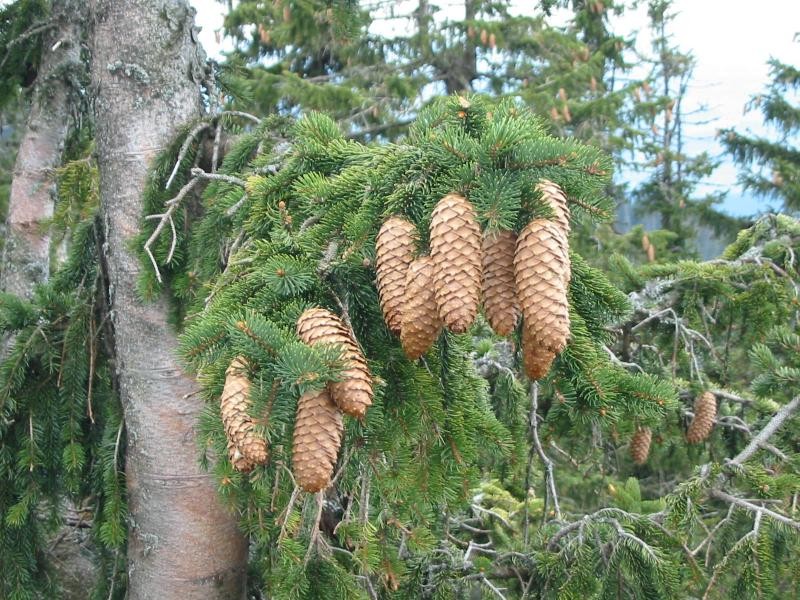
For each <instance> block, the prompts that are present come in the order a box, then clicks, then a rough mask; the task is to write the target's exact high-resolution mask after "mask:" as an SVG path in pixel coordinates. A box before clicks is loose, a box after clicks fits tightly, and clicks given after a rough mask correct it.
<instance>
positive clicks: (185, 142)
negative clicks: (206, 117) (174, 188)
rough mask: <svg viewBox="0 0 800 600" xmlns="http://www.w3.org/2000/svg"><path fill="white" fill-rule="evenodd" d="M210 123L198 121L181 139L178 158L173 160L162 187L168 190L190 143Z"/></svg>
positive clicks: (209, 125) (207, 127)
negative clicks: (172, 165) (170, 170)
mask: <svg viewBox="0 0 800 600" xmlns="http://www.w3.org/2000/svg"><path fill="white" fill-rule="evenodd" d="M210 127H211V124H210V123H208V122H207V121H203V122H201V123H198V124H197V125H196V126H195V127H194V129H192V130H191V131H190V132H189V133H188V134H187V135H186V139H185V140H183V144H182V145H181V149H180V151H179V152H178V158H177V159H176V160H175V166H174V167H172V172H171V173H170V174H169V177H168V178H167V183H165V184H164V189H165V190H168V189H169V187H170V186H171V185H172V181H173V180H174V179H175V176H176V175H177V174H178V169H179V168H180V166H181V163H183V160H184V159H185V158H186V153H187V152H189V148H190V147H191V146H192V143H193V142H194V141H195V139H197V136H198V135H200V134H201V133H203V132H204V131H205V130H206V129H209V128H210Z"/></svg>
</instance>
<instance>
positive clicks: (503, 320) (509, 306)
mask: <svg viewBox="0 0 800 600" xmlns="http://www.w3.org/2000/svg"><path fill="white" fill-rule="evenodd" d="M516 245H517V234H516V233H514V232H513V231H498V232H495V233H488V234H486V235H484V236H483V249H482V253H483V310H484V312H485V313H486V318H487V319H489V324H490V325H491V326H492V329H494V331H495V333H497V335H510V334H511V332H512V331H514V328H515V327H516V326H517V321H518V320H519V303H518V302H517V288H516V284H515V283H514V249H515V248H516Z"/></svg>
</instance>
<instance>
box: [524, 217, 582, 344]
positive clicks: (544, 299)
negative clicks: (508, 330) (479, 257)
mask: <svg viewBox="0 0 800 600" xmlns="http://www.w3.org/2000/svg"><path fill="white" fill-rule="evenodd" d="M514 277H515V280H516V284H517V295H518V298H519V303H520V306H521V307H522V316H523V327H525V328H526V329H527V335H528V336H529V339H530V340H531V341H533V342H535V343H536V344H537V345H538V346H539V347H541V348H543V349H546V350H549V351H550V352H553V353H554V354H558V353H559V352H561V351H562V350H563V349H564V348H565V347H566V345H567V339H568V338H569V302H568V299H567V288H568V282H569V278H570V261H569V247H568V244H567V238H566V237H564V234H563V232H562V231H561V229H560V228H559V225H558V224H557V223H555V222H554V221H549V220H547V219H535V220H533V221H531V222H530V223H528V225H526V226H525V228H524V229H523V230H522V232H521V233H520V235H519V239H518V240H517V249H516V254H515V255H514Z"/></svg>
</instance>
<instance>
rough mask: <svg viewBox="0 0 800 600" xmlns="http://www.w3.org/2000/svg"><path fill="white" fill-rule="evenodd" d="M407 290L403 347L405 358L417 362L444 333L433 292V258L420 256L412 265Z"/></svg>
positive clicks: (401, 336)
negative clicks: (441, 332)
mask: <svg viewBox="0 0 800 600" xmlns="http://www.w3.org/2000/svg"><path fill="white" fill-rule="evenodd" d="M405 290H406V297H405V303H404V304H403V327H402V329H401V331H400V343H401V344H402V345H403V350H404V351H405V353H406V356H408V357H409V358H410V359H412V360H416V359H417V358H419V357H420V356H422V355H423V354H425V353H426V352H427V351H428V349H429V348H430V347H431V346H432V345H433V343H434V342H435V341H436V338H438V337H439V332H440V331H441V330H442V322H441V320H439V312H438V311H437V309H436V298H435V295H434V292H433V260H432V259H431V257H430V256H421V257H420V258H418V259H416V260H415V261H414V262H412V263H411V266H410V267H409V268H408V275H407V280H406V284H405Z"/></svg>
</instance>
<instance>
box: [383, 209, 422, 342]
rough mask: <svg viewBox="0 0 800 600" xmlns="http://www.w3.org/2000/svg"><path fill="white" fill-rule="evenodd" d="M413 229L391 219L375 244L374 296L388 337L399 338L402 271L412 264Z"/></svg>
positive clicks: (400, 219)
mask: <svg viewBox="0 0 800 600" xmlns="http://www.w3.org/2000/svg"><path fill="white" fill-rule="evenodd" d="M416 241H417V229H416V228H415V227H414V224H413V223H410V222H409V221H406V220H405V219H403V218H401V217H391V218H390V219H388V220H387V221H386V222H385V223H384V224H383V225H382V226H381V229H380V231H379V232H378V237H377V239H376V240H375V254H376V257H375V258H376V263H377V264H376V273H377V280H378V294H379V295H380V299H381V310H382V311H383V318H384V319H385V320H386V324H387V325H388V326H389V329H390V330H391V331H392V333H394V334H396V335H399V334H400V322H401V321H402V318H403V314H402V311H403V300H404V290H405V285H406V271H407V270H408V265H410V264H411V261H412V260H414V249H415V248H416Z"/></svg>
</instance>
